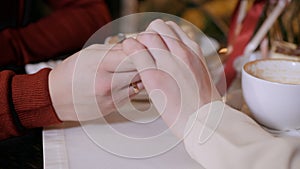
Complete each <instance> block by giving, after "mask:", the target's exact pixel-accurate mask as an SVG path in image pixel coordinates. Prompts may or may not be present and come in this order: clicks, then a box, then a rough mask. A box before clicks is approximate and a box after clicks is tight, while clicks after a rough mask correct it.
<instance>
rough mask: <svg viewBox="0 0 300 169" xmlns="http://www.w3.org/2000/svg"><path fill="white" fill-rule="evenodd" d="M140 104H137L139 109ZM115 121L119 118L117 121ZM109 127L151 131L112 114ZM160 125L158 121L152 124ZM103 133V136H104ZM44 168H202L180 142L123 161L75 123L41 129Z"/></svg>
mask: <svg viewBox="0 0 300 169" xmlns="http://www.w3.org/2000/svg"><path fill="white" fill-rule="evenodd" d="M143 104H145V103H144V102H139V103H137V105H139V106H141V105H143ZM118 118H119V119H118ZM110 120H111V121H113V123H112V124H110V125H111V126H115V127H117V128H121V129H122V130H123V131H126V130H132V132H133V134H139V132H141V131H142V132H145V133H147V132H153V128H152V129H151V128H145V129H138V128H136V127H134V124H133V123H132V122H129V121H124V119H123V120H120V116H119V115H117V114H116V113H115V114H113V115H111V117H110ZM155 123H156V124H157V126H160V125H164V123H163V122H162V120H161V119H158V120H157V122H155ZM106 134H107V133H106ZM43 147H44V168H45V169H49V168H55V169H59V168H64V169H65V168H71V169H82V168H84V169H86V168H89V169H93V168H101V169H102V168H103V169H120V168H122V169H133V168H138V169H167V168H172V169H183V168H184V169H186V168H188V169H202V168H203V167H201V166H200V165H199V164H198V163H196V162H195V161H194V160H192V159H191V158H190V156H189V155H188V154H187V152H186V151H185V149H184V145H183V142H181V143H180V144H178V145H177V146H176V147H174V148H173V149H171V150H170V151H167V152H165V153H163V154H160V155H158V156H154V157H150V158H142V159H133V158H125V157H120V156H116V155H113V154H111V153H109V152H107V151H105V150H103V149H102V148H100V147H99V146H97V144H95V143H94V142H93V141H92V140H91V139H90V138H89V137H88V136H87V134H86V133H85V132H84V130H83V128H82V127H81V126H80V124H79V123H77V122H73V123H64V124H61V125H59V126H53V127H48V128H45V129H44V131H43Z"/></svg>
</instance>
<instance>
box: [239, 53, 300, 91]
mask: <svg viewBox="0 0 300 169" xmlns="http://www.w3.org/2000/svg"><path fill="white" fill-rule="evenodd" d="M265 61H285V62H294V63H298V64H300V61H297V60H292V59H281V58H264V59H257V60H253V61H250V62H247V63H246V64H244V66H243V69H242V71H243V72H245V73H246V74H248V75H249V76H251V77H252V78H255V79H257V80H261V81H264V82H266V83H271V84H276V85H282V86H300V84H292V83H281V82H276V81H269V80H265V79H262V78H259V77H257V76H254V75H253V74H251V73H249V72H248V71H246V69H245V68H246V67H247V66H249V65H252V64H255V63H257V62H265Z"/></svg>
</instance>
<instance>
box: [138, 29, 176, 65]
mask: <svg viewBox="0 0 300 169" xmlns="http://www.w3.org/2000/svg"><path fill="white" fill-rule="evenodd" d="M137 40H138V41H139V42H140V43H141V44H143V45H144V46H145V47H146V48H147V50H148V52H149V53H150V54H151V56H152V57H153V58H154V60H155V63H156V67H157V68H161V67H162V66H165V65H167V64H170V63H171V62H172V60H173V57H172V53H171V52H170V51H169V49H168V47H167V46H166V44H165V42H164V41H163V39H162V38H161V36H160V35H159V34H157V33H156V32H149V31H148V32H143V33H140V34H139V35H138V36H137Z"/></svg>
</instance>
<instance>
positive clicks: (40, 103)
mask: <svg viewBox="0 0 300 169" xmlns="http://www.w3.org/2000/svg"><path fill="white" fill-rule="evenodd" d="M49 71H50V70H49V69H43V70H42V71H40V72H38V73H36V74H33V75H15V74H14V73H13V72H11V71H3V72H0V79H1V84H0V95H1V98H2V101H1V103H0V107H1V110H2V111H1V119H0V128H1V131H0V132H1V133H0V139H5V138H8V137H12V136H18V135H21V134H23V132H25V131H26V130H27V129H30V128H36V127H43V126H48V125H52V124H57V123H60V120H59V119H58V118H57V116H56V113H55V111H54V109H53V107H52V103H51V99H50V95H49V89H48V74H49Z"/></svg>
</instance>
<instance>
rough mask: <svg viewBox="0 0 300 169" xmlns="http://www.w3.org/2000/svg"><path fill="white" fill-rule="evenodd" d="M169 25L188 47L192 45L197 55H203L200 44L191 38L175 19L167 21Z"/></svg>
mask: <svg viewBox="0 0 300 169" xmlns="http://www.w3.org/2000/svg"><path fill="white" fill-rule="evenodd" d="M166 24H167V25H169V26H170V28H171V29H172V30H173V31H174V32H175V33H176V34H177V36H178V37H179V39H180V40H181V41H182V42H183V43H184V44H185V45H186V46H188V47H190V48H191V49H192V50H193V52H195V54H196V55H199V56H201V57H202V56H203V55H202V51H201V48H200V46H199V45H198V44H197V43H196V42H195V41H193V40H192V39H190V37H189V36H188V35H187V34H186V33H185V32H184V31H183V30H182V29H181V28H180V27H179V26H178V25H177V24H176V23H175V22H173V21H167V22H166Z"/></svg>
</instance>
